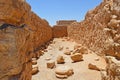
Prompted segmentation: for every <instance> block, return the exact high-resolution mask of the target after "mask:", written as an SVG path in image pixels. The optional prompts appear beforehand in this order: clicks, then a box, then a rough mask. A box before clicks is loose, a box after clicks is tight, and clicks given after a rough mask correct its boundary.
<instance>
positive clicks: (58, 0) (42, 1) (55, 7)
mask: <svg viewBox="0 0 120 80" xmlns="http://www.w3.org/2000/svg"><path fill="white" fill-rule="evenodd" d="M27 2H28V3H29V4H30V5H31V7H32V11H34V12H35V13H36V14H37V15H38V16H40V17H41V18H44V19H46V20H47V21H48V22H49V24H50V25H55V24H56V21H58V20H77V21H81V20H83V19H84V16H85V14H86V12H87V11H88V10H91V9H94V8H95V6H97V5H99V4H100V3H101V2H102V0H27Z"/></svg>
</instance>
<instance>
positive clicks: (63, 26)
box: [52, 20, 76, 38]
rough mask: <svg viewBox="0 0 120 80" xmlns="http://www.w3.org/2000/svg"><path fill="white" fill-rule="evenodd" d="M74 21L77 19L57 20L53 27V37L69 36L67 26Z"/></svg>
mask: <svg viewBox="0 0 120 80" xmlns="http://www.w3.org/2000/svg"><path fill="white" fill-rule="evenodd" d="M74 22H76V20H59V21H56V25H54V26H53V28H52V32H53V38H58V37H66V36H68V32H67V27H68V26H69V25H71V24H72V23H74Z"/></svg>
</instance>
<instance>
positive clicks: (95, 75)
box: [32, 38, 106, 80]
mask: <svg viewBox="0 0 120 80" xmlns="http://www.w3.org/2000/svg"><path fill="white" fill-rule="evenodd" d="M75 45H76V43H75V42H73V41H67V40H66V39H64V38H55V39H54V40H53V44H50V45H49V46H48V48H47V52H45V54H44V55H43V56H41V57H40V58H39V59H38V61H37V65H38V67H39V73H37V74H35V75H33V76H32V80H101V75H100V72H99V71H96V70H90V69H88V64H89V63H93V64H95V65H97V66H98V67H99V68H102V69H104V68H105V66H106V63H105V61H104V59H103V58H101V57H99V56H97V55H96V54H95V53H92V52H90V53H89V54H84V55H83V60H84V61H80V62H76V63H72V61H71V59H70V56H69V55H65V54H64V51H65V49H66V48H69V49H70V50H74V46H75ZM60 46H63V47H64V48H63V50H62V51H60V50H59V47H60ZM58 55H63V56H64V58H65V64H57V63H56V67H57V66H60V65H68V66H71V67H72V68H73V70H74V74H73V75H72V76H70V77H68V78H67V79H59V78H56V76H55V72H54V69H48V68H47V67H46V62H47V61H46V58H51V59H52V60H55V61H56V58H57V56H58ZM96 58H99V61H96V60H95V59H96Z"/></svg>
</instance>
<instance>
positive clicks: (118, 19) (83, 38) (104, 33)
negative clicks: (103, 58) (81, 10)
mask: <svg viewBox="0 0 120 80" xmlns="http://www.w3.org/2000/svg"><path fill="white" fill-rule="evenodd" d="M119 4H120V1H119V0H104V1H103V2H102V3H101V4H100V5H99V6H97V7H96V8H95V9H93V10H90V11H88V12H87V14H86V16H85V20H83V21H82V22H78V23H77V22H76V23H73V24H72V25H70V26H69V27H68V36H69V37H70V38H73V39H74V40H76V41H77V42H79V43H81V44H82V45H84V46H86V47H88V48H89V49H91V50H93V51H95V52H96V53H105V54H106V53H109V52H111V51H110V50H112V52H113V53H110V54H114V53H115V54H118V55H119V54H120V42H119V41H120V35H119V34H120V15H119V13H120V6H119ZM115 37H116V39H117V40H116V41H115ZM115 44H117V45H116V46H117V47H116V46H115ZM114 47H115V48H114Z"/></svg>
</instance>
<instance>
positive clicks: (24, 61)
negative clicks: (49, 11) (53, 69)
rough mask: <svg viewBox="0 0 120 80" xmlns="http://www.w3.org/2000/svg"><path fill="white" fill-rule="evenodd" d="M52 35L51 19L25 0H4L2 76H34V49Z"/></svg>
mask: <svg viewBox="0 0 120 80" xmlns="http://www.w3.org/2000/svg"><path fill="white" fill-rule="evenodd" d="M3 24H10V25H8V26H7V27H5V26H3ZM22 24H25V27H20V26H21V25H22ZM2 27H4V28H3V29H2ZM51 38H52V29H51V27H50V26H49V24H48V22H47V21H46V20H44V19H41V18H40V17H38V16H37V15H36V14H35V13H33V12H32V11H31V7H30V6H29V5H28V4H27V3H26V2H25V0H0V80H31V69H32V68H31V57H32V56H31V53H34V52H35V51H36V49H38V47H39V46H40V45H42V44H44V43H45V42H47V41H49V40H50V39H51Z"/></svg>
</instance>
